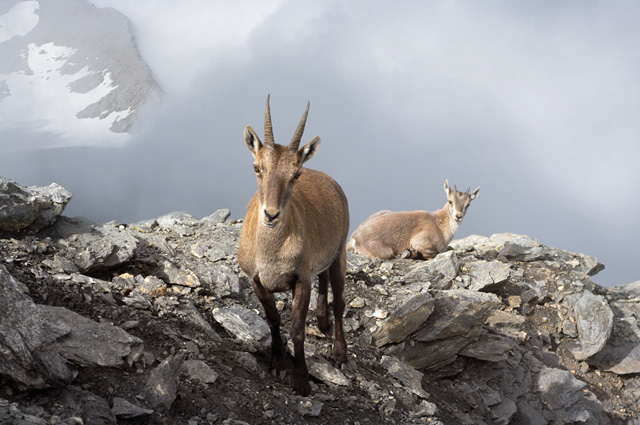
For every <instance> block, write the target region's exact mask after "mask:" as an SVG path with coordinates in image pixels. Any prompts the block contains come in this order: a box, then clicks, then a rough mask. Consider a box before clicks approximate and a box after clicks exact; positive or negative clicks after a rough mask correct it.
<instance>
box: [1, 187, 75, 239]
mask: <svg viewBox="0 0 640 425" xmlns="http://www.w3.org/2000/svg"><path fill="white" fill-rule="evenodd" d="M71 197H72V194H71V192H69V191H68V190H66V189H65V188H63V187H62V186H60V185H59V184H57V183H51V184H50V185H49V186H44V187H40V186H31V187H25V186H22V185H21V184H19V183H16V182H14V181H13V180H9V179H7V178H4V177H0V231H4V232H20V231H26V232H39V231H41V230H42V229H45V228H47V227H49V226H51V225H52V224H53V223H54V222H55V221H56V219H57V218H58V217H59V216H60V214H62V212H63V211H64V209H65V207H66V206H67V204H68V203H69V201H71Z"/></svg>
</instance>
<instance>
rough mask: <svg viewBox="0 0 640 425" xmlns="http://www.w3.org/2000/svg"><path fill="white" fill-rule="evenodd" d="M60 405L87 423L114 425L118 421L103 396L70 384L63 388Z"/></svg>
mask: <svg viewBox="0 0 640 425" xmlns="http://www.w3.org/2000/svg"><path fill="white" fill-rule="evenodd" d="M60 402H61V403H62V406H64V408H65V409H66V410H68V411H71V412H73V414H74V416H76V417H79V418H82V423H85V424H87V425H89V424H95V425H116V424H117V423H118V422H117V420H116V417H115V416H114V415H113V413H112V412H111V408H110V407H109V403H107V400H105V399H104V398H102V397H100V396H98V395H96V394H94V393H92V392H90V391H85V390H83V389H82V388H80V387H78V386H75V385H70V386H68V387H66V388H65V389H64V391H63V392H62V395H61V397H60Z"/></svg>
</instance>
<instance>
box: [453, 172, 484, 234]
mask: <svg viewBox="0 0 640 425" xmlns="http://www.w3.org/2000/svg"><path fill="white" fill-rule="evenodd" d="M470 189H471V188H469V189H467V191H466V192H459V191H458V189H457V188H456V186H455V185H454V186H453V190H451V188H450V187H449V180H445V181H444V192H445V193H446V194H447V200H448V201H449V203H448V204H447V208H448V210H449V217H451V218H452V219H453V220H455V221H456V223H460V222H461V221H462V219H463V218H464V215H465V213H466V212H467V208H469V204H471V201H473V200H474V199H476V196H478V192H480V188H477V189H476V190H474V191H473V193H469V190H470Z"/></svg>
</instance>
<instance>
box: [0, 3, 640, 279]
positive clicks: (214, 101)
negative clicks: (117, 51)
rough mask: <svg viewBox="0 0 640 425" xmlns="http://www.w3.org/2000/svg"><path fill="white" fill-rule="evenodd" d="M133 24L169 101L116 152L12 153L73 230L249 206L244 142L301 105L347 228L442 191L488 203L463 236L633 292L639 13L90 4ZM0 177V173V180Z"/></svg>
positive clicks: (286, 136)
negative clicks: (545, 250)
mask: <svg viewBox="0 0 640 425" xmlns="http://www.w3.org/2000/svg"><path fill="white" fill-rule="evenodd" d="M92 2H93V3H94V4H96V5H97V6H99V7H114V8H116V9H118V10H119V11H121V12H122V13H123V14H125V15H127V16H128V17H129V18H130V19H131V21H132V23H133V31H134V34H135V37H136V41H137V44H138V47H139V49H140V52H141V55H142V57H143V59H144V60H146V61H147V63H148V64H149V66H150V68H151V69H152V71H153V73H154V78H155V79H156V80H157V82H158V83H159V84H160V85H161V86H162V88H163V90H164V91H165V95H164V98H163V101H162V103H160V104H159V105H152V106H148V107H147V108H146V109H145V110H143V112H142V114H141V115H140V121H139V122H138V124H137V126H136V127H135V129H134V133H133V137H132V140H131V141H130V143H129V144H128V145H127V146H126V147H125V148H121V149H95V148H93V149H92V148H87V149H81V150H78V149H69V150H60V151H55V152H51V151H47V152H39V153H38V152H36V153H33V152H29V153H22V154H14V156H13V157H12V158H11V161H10V162H11V163H10V164H5V165H4V168H5V171H4V173H5V174H10V175H6V177H11V178H14V179H16V180H18V181H20V182H21V183H23V184H38V185H45V184H48V183H49V182H50V181H57V182H58V183H60V184H63V185H64V186H65V187H67V188H68V189H69V190H71V191H72V192H73V193H74V200H73V201H72V202H71V204H69V207H68V208H67V211H66V212H65V213H66V214H67V215H83V216H85V217H87V218H90V219H93V220H95V221H108V220H112V219H116V220H119V221H121V222H132V221H136V220H141V219H145V218H150V217H155V216H159V215H161V214H164V213H168V212H171V211H176V210H182V211H187V212H190V213H192V214H194V215H196V216H198V217H202V216H206V215H208V214H210V213H211V212H213V211H214V210H215V209H217V208H230V209H231V212H232V216H233V217H234V218H241V217H242V216H244V210H245V207H246V203H247V201H248V199H249V198H250V196H251V195H252V194H253V192H254V191H255V177H254V176H253V171H252V166H251V165H252V156H251V153H250V152H249V151H248V150H247V148H246V146H245V144H244V140H243V137H242V134H243V129H244V127H245V126H246V125H247V124H251V125H253V126H254V128H256V130H257V131H258V132H259V133H262V128H263V126H262V123H263V118H264V104H265V100H266V96H267V94H268V93H271V111H272V117H273V125H274V134H275V138H276V142H279V143H283V144H285V143H288V141H289V140H290V138H291V136H292V133H293V131H294V130H295V127H296V125H297V122H298V120H299V119H300V116H301V115H302V112H303V111H304V107H305V104H306V102H307V100H310V101H311V108H310V113H309V119H308V122H307V128H306V132H305V136H304V137H303V143H305V142H306V141H309V140H310V139H311V138H312V137H313V136H315V135H319V136H320V137H321V139H322V146H321V148H320V150H319V153H318V154H317V155H316V156H315V157H314V158H313V159H312V160H311V161H310V162H309V163H307V166H308V167H310V168H315V169H320V170H323V171H325V172H327V173H329V174H330V175H331V176H333V177H334V178H335V179H336V180H337V181H338V182H339V183H340V184H341V185H342V187H343V189H344V190H345V193H346V194H347V197H348V198H349V202H350V209H351V221H352V230H353V229H355V227H356V226H357V225H358V224H359V223H360V222H361V221H362V220H364V219H365V218H366V217H368V216H369V215H370V214H371V213H373V212H375V211H378V210H381V209H391V210H415V209H427V210H435V209H438V208H441V207H442V206H443V205H444V203H445V200H446V199H445V194H444V191H443V189H442V186H443V182H444V180H445V179H449V182H450V183H451V184H456V185H457V186H458V188H463V189H466V188H467V187H471V189H474V188H476V187H478V186H480V187H481V190H480V194H479V196H478V198H477V199H476V200H475V201H473V203H472V206H471V208H470V209H469V212H468V214H467V217H466V218H465V221H464V222H463V224H462V226H461V228H460V231H459V232H458V234H457V235H456V237H464V236H466V235H469V234H481V235H491V234H493V233H499V232H513V233H522V234H527V235H529V236H532V237H535V238H537V239H540V240H541V241H542V242H543V243H544V244H546V245H550V246H554V247H557V248H562V249H567V250H570V251H575V252H584V253H586V254H589V255H592V256H596V257H598V259H599V260H600V261H601V262H603V263H604V264H605V265H606V267H607V268H606V269H605V271H603V272H601V273H600V274H599V275H598V276H596V277H595V279H594V280H595V281H596V282H598V283H600V284H603V285H607V286H610V285H615V284H621V283H627V282H631V281H635V280H638V279H640V258H639V256H638V254H637V247H636V244H637V241H638V237H639V236H640V223H639V221H638V211H640V166H639V164H638V162H639V160H640V49H639V48H638V46H640V25H638V22H639V20H640V3H639V2H632V1H615V0H614V1H611V0H607V1H582V0H581V1H577V0H576V1H562V2H557V1H537V2H525V1H518V2H514V1H503V2H499V1H498V2H496V1H466V2H462V1H446V2H445V1H423V0H422V1H405V2H393V3H391V2H384V1H348V2H346V1H339V0H336V1H324V0H323V1H291V0H283V1H264V0H261V1H254V2H251V1H247V2H243V1H238V2H227V1H210V0H190V1H185V2H176V1H173V0H172V1H169V0H153V1H151V0H144V1H135V2H132V1H130V0H93V1H92ZM0 174H2V173H0Z"/></svg>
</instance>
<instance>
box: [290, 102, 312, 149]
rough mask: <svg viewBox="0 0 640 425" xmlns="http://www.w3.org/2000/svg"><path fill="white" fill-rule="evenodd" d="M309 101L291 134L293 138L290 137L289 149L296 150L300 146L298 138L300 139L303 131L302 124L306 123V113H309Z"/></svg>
mask: <svg viewBox="0 0 640 425" xmlns="http://www.w3.org/2000/svg"><path fill="white" fill-rule="evenodd" d="M310 103H311V102H307V109H305V110H304V114H302V118H301V119H300V123H299V124H298V128H297V129H296V132H295V133H294V134H293V138H292V139H291V143H289V150H292V151H294V152H295V151H297V150H298V147H299V146H300V140H302V133H304V126H305V124H306V123H307V115H308V114H309V105H310Z"/></svg>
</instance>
